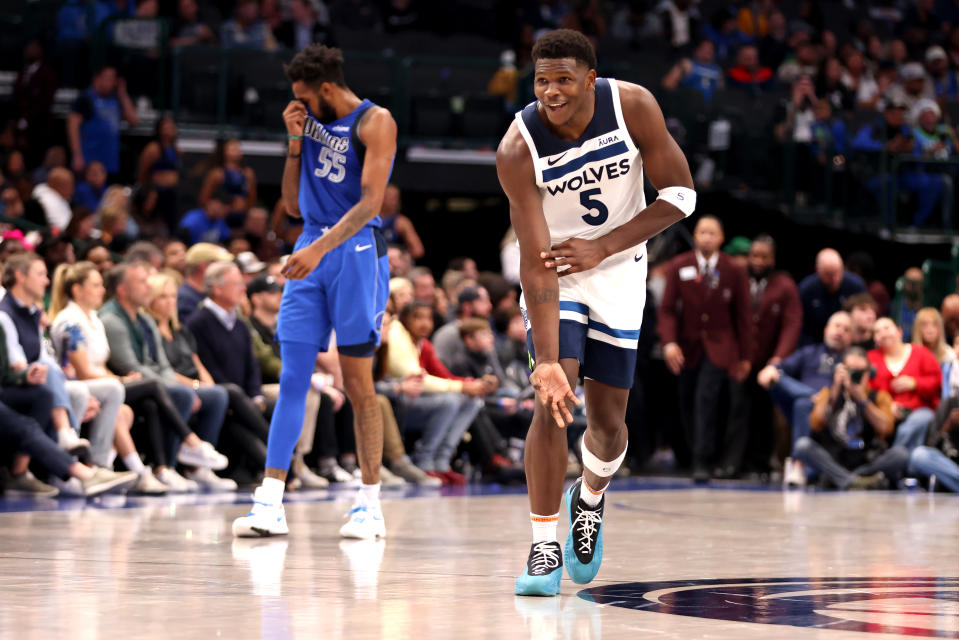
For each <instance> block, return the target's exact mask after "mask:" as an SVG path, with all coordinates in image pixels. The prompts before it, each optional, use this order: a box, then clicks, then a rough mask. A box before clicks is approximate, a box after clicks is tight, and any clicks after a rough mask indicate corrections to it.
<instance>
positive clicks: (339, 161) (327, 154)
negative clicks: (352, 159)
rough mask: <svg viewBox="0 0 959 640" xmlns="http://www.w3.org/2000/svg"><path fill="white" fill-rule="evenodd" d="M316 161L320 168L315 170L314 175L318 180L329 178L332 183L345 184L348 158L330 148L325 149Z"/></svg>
mask: <svg viewBox="0 0 959 640" xmlns="http://www.w3.org/2000/svg"><path fill="white" fill-rule="evenodd" d="M316 161H317V162H318V163H319V164H320V166H318V167H317V168H316V169H314V170H313V175H315V176H316V177H317V178H326V177H327V176H329V179H330V182H343V178H344V177H346V156H344V155H343V154H342V153H337V152H335V151H333V150H332V149H330V148H329V147H323V148H322V150H320V156H319V158H317V160H316ZM331 171H332V173H331Z"/></svg>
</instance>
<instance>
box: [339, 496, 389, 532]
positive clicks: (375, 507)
mask: <svg viewBox="0 0 959 640" xmlns="http://www.w3.org/2000/svg"><path fill="white" fill-rule="evenodd" d="M346 517H347V518H348V520H347V521H346V524H344V525H343V526H342V527H340V535H341V536H342V537H344V538H356V539H358V540H375V539H376V538H385V537H386V524H385V523H384V522H383V511H382V510H381V509H380V503H379V501H377V502H376V503H375V504H369V503H368V502H367V500H366V498H365V497H364V495H363V493H362V492H360V491H357V493H356V498H355V500H354V501H353V506H352V507H350V510H349V511H348V512H347V513H346Z"/></svg>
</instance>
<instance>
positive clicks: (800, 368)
mask: <svg viewBox="0 0 959 640" xmlns="http://www.w3.org/2000/svg"><path fill="white" fill-rule="evenodd" d="M840 362H842V354H841V353H840V352H838V351H833V350H832V349H830V348H829V347H827V346H826V345H825V344H823V343H822V342H820V343H818V344H808V345H806V346H805V347H800V348H799V349H797V350H795V351H793V352H792V353H791V354H789V356H788V357H786V359H784V360H783V361H782V362H780V363H779V370H780V371H782V372H783V373H785V374H786V375H787V376H789V377H790V378H794V379H796V380H798V381H799V382H802V383H803V384H805V385H808V386H810V387H812V388H813V389H816V390H819V389H822V388H823V387H831V386H832V374H833V371H834V370H835V369H836V365H837V364H839V363H840Z"/></svg>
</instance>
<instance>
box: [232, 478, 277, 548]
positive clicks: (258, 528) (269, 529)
mask: <svg viewBox="0 0 959 640" xmlns="http://www.w3.org/2000/svg"><path fill="white" fill-rule="evenodd" d="M263 495H264V491H263V487H257V488H256V491H254V492H253V507H252V508H251V509H250V512H249V513H248V514H246V515H245V516H243V517H242V518H237V519H236V520H234V521H233V535H234V536H236V537H238V538H260V537H264V536H285V535H287V534H288V533H290V527H289V526H287V524H286V511H285V510H284V509H283V503H282V502H280V503H279V504H271V503H268V502H266V501H265V499H264V497H263Z"/></svg>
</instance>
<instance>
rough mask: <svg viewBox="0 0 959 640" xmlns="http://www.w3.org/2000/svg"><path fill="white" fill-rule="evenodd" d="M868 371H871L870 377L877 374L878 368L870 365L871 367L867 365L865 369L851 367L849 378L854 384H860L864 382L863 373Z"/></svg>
mask: <svg viewBox="0 0 959 640" xmlns="http://www.w3.org/2000/svg"><path fill="white" fill-rule="evenodd" d="M866 372H868V373H869V376H870V377H872V376H875V375H876V368H875V367H873V366H871V365H870V366H869V367H867V368H865V369H850V370H849V379H850V380H851V381H852V382H853V383H854V384H859V383H860V382H862V377H863V375H865V374H866Z"/></svg>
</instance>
